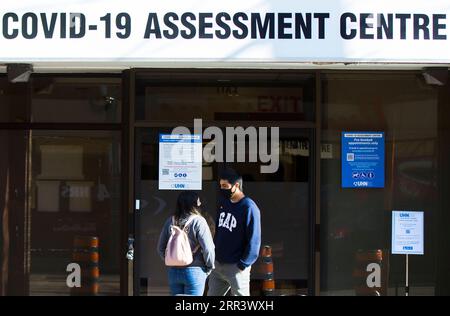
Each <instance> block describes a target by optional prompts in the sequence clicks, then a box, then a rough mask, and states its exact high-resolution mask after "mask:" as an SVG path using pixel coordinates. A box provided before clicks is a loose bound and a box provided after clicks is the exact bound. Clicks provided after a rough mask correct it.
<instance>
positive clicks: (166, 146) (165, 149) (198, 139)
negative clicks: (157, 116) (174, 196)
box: [158, 134, 202, 190]
mask: <svg viewBox="0 0 450 316" xmlns="http://www.w3.org/2000/svg"><path fill="white" fill-rule="evenodd" d="M158 183H159V185H158V187H159V189H160V190H201V189H202V136H201V135H197V134H194V135H191V134H160V135H159V181H158Z"/></svg>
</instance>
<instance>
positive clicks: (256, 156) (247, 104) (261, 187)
mask: <svg viewBox="0 0 450 316" xmlns="http://www.w3.org/2000/svg"><path fill="white" fill-rule="evenodd" d="M135 89H136V94H135V98H134V99H135V111H134V112H135V117H134V119H135V121H136V123H135V124H136V125H135V130H134V135H135V137H134V141H135V149H134V154H135V155H134V156H135V161H134V165H135V183H134V191H135V200H136V212H135V214H136V215H135V225H134V226H135V240H136V243H135V249H136V252H135V257H134V291H135V294H138V295H169V287H168V277H167V272H166V267H165V265H164V262H163V261H162V260H161V258H159V255H158V252H157V243H158V239H159V235H160V232H161V230H162V226H163V223H164V222H165V221H166V220H167V218H168V217H169V216H171V215H172V214H173V212H174V208H175V203H176V200H177V197H178V194H179V193H180V190H159V189H158V187H159V186H158V180H159V172H160V171H159V170H160V168H159V163H160V162H159V135H160V134H162V133H163V134H166V133H168V134H171V133H172V130H173V129H174V128H176V127H184V132H181V133H183V134H184V133H191V134H192V133H194V131H195V133H202V136H203V137H202V141H203V144H202V146H203V147H202V148H203V152H202V157H203V161H202V186H201V188H202V189H201V190H199V191H198V193H199V195H200V196H201V199H202V209H203V213H204V216H205V217H206V219H207V220H208V222H209V223H210V228H211V230H212V232H213V233H214V229H215V220H216V213H217V206H218V193H219V186H218V173H219V171H220V170H221V169H222V168H224V167H225V166H227V167H232V168H234V169H235V170H236V171H238V172H239V173H240V174H241V175H242V176H243V182H244V184H243V189H244V193H245V194H246V195H247V196H249V197H251V198H252V199H253V200H254V201H255V202H256V204H257V205H258V206H259V208H260V210H261V226H262V245H261V246H262V247H261V249H263V248H264V246H268V247H270V250H271V256H272V258H271V259H272V261H273V267H274V273H273V275H270V274H269V273H265V272H264V269H262V267H261V265H262V262H261V259H259V260H258V261H257V262H256V263H255V264H254V266H253V267H252V275H251V280H252V281H251V294H252V295H262V294H264V292H263V290H264V289H265V288H264V289H263V285H264V282H263V281H264V280H265V279H266V280H269V279H270V278H272V279H274V281H275V290H276V294H278V295H299V294H300V295H301V294H305V293H307V292H308V293H311V292H312V289H313V287H314V282H313V279H314V277H313V275H314V271H313V270H314V264H313V262H314V260H313V254H314V249H313V248H314V246H313V245H314V238H313V237H312V236H313V235H314V231H313V230H314V225H313V224H312V223H313V222H314V220H315V217H314V214H315V213H314V211H313V210H314V205H315V204H314V200H315V199H314V194H315V190H314V186H313V184H314V179H315V169H314V163H315V161H316V159H315V157H314V149H315V148H314V144H315V135H314V133H315V129H314V128H315V105H316V103H315V98H316V80H315V74H314V73H294V72H288V71H285V72H281V71H280V72H276V71H200V70H199V71H196V70H189V71H187V70H186V71H181V70H180V71H176V72H166V73H160V72H150V71H148V72H138V73H137V74H136V81H135ZM199 122H200V123H201V127H200V126H199ZM212 130H214V131H215V132H214V134H213V135H210V134H209V133H208V131H210V132H211V131H212ZM265 132H266V133H265ZM177 133H180V132H177ZM212 147H214V151H213V152H212V151H210V152H208V150H209V149H211V148H212ZM211 154H212V155H213V156H214V159H211ZM265 168H266V169H265ZM161 172H162V171H161ZM260 258H261V257H260ZM272 284H273V283H272Z"/></svg>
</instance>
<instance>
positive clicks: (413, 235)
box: [392, 211, 424, 255]
mask: <svg viewBox="0 0 450 316" xmlns="http://www.w3.org/2000/svg"><path fill="white" fill-rule="evenodd" d="M423 225H424V220H423V212H418V211H392V253H393V254H404V255H423V254H424V238H423V232H424V230H423Z"/></svg>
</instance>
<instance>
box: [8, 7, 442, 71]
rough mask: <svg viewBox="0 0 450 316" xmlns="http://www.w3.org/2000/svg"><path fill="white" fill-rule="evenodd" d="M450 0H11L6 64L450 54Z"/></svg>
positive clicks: (419, 58) (438, 58) (414, 58)
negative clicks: (449, 39) (449, 38)
mask: <svg viewBox="0 0 450 316" xmlns="http://www.w3.org/2000/svg"><path fill="white" fill-rule="evenodd" d="M449 15H450V4H449V2H448V1H444V0H433V1H427V0H396V1H392V0H376V1H372V0H365V1H354V0H317V1H309V0H283V1H279V0H246V1H242V0H227V1H211V0H196V1H193V0H172V1H160V0H133V1H119V0H79V1H69V0H67V1H64V0H61V1H49V0H39V1H35V0H21V1H3V2H2V5H1V7H0V47H1V50H0V63H8V62H19V61H27V62H53V61H56V62H61V61H64V62H70V61H80V60H82V61H85V62H96V61H102V62H109V63H117V62H125V63H126V62H135V63H139V62H153V61H171V62H173V61H192V60H193V61H195V60H200V61H236V62H249V61H253V62H311V61H315V62H320V61H323V62H360V61H361V62H377V61H383V62H401V63H402V62H422V63H423V62H430V63H435V62H436V63H448V62H450V44H449V41H448V37H449V35H450V34H449V28H450V20H449V18H450V16H449Z"/></svg>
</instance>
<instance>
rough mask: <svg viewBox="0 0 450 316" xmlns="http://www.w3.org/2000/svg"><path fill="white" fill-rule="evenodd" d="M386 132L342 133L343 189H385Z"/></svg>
mask: <svg viewBox="0 0 450 316" xmlns="http://www.w3.org/2000/svg"><path fill="white" fill-rule="evenodd" d="M384 143H385V142H384V132H342V155H341V163H342V187H343V188H383V187H384Z"/></svg>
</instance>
